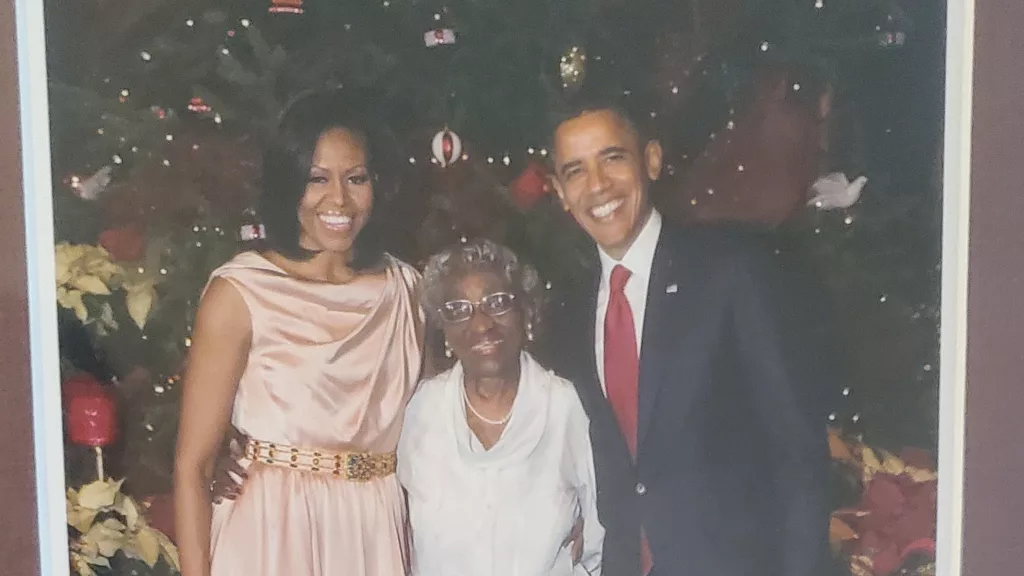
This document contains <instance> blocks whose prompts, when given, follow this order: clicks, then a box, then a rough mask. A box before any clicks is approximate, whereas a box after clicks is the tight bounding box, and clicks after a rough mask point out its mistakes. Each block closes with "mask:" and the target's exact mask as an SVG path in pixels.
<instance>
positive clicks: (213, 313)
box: [174, 279, 252, 576]
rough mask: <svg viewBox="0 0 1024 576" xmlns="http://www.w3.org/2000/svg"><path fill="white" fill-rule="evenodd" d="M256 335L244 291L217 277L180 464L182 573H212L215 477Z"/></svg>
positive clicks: (190, 380) (202, 315)
mask: <svg viewBox="0 0 1024 576" xmlns="http://www.w3.org/2000/svg"><path fill="white" fill-rule="evenodd" d="M251 340H252V323H251V320H250V315H249V310H248V308H247V307H246V305H245V301H244V300H243V299H242V295H241V294H240V293H239V292H238V290H237V289H236V288H235V287H234V286H232V285H231V284H230V282H229V281H227V280H224V279H214V281H213V282H211V283H210V286H209V288H208V289H207V291H206V293H205V294H204V295H203V299H202V301H201V302H200V304H199V311H198V313H197V315H196V323H195V330H194V331H193V335H192V348H191V350H190V351H189V357H188V366H187V369H186V372H185V379H184V385H183V386H184V387H183V397H182V403H181V420H180V424H179V428H178V449H177V454H176V457H175V464H174V506H175V526H176V531H177V534H178V540H179V542H178V550H179V553H180V556H181V573H182V576H209V574H210V516H211V505H210V490H209V486H210V479H211V476H212V472H213V462H214V459H215V458H216V457H217V453H218V451H219V450H220V446H221V442H222V439H223V437H224V433H225V431H226V430H227V427H228V424H229V421H230V419H231V408H232V404H233V402H234V397H235V391H236V389H237V388H238V380H239V378H240V377H241V375H242V371H243V370H244V369H245V364H246V361H247V358H248V354H249V347H250V344H251Z"/></svg>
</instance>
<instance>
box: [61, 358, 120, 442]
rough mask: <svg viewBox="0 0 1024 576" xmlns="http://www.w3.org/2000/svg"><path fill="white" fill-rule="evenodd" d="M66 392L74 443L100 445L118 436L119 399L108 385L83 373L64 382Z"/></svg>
mask: <svg viewBox="0 0 1024 576" xmlns="http://www.w3.org/2000/svg"><path fill="white" fill-rule="evenodd" d="M63 395H64V409H65V411H66V413H67V425H68V435H69V436H70V440H71V442H72V443H73V444H76V445H78V446H90V447H93V448H96V447H102V446H109V445H110V444H113V443H114V441H116V440H117V403H116V402H115V401H114V397H113V394H111V393H110V390H109V388H108V387H107V386H104V385H103V384H101V383H100V382H99V381H98V380H96V379H95V378H94V377H92V376H91V375H89V374H80V375H78V376H74V377H72V378H69V379H68V380H67V381H65V382H64V386H63Z"/></svg>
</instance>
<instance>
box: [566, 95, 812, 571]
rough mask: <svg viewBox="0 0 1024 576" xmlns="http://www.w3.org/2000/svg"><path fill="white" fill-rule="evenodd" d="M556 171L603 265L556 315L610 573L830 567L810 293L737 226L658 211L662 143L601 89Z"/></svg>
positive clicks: (578, 116)
mask: <svg viewBox="0 0 1024 576" xmlns="http://www.w3.org/2000/svg"><path fill="white" fill-rule="evenodd" d="M553 162H554V186H555V189H556V191H557V193H558V196H559V198H560V199H561V202H562V204H563V206H564V208H565V209H566V210H567V211H568V212H569V213H570V214H571V215H572V216H573V217H574V218H575V219H576V221H577V222H578V223H579V225H580V226H581V227H582V228H583V229H584V230H585V231H586V232H587V233H588V234H589V236H590V237H591V238H592V239H593V241H594V243H595V244H596V245H597V249H598V252H599V256H600V261H601V266H600V270H599V271H595V273H594V275H593V278H592V279H591V282H590V283H589V284H588V285H586V286H582V287H577V288H576V289H575V290H574V291H571V292H568V293H567V295H568V297H567V298H566V299H565V302H564V304H562V305H561V306H560V307H558V308H557V309H556V310H555V311H553V312H552V314H551V315H550V316H549V320H550V323H549V325H550V331H549V334H550V335H551V336H553V339H552V340H553V342H552V343H551V346H552V352H553V354H552V356H553V361H554V363H555V368H556V369H557V370H558V371H559V372H560V373H561V374H562V375H563V376H565V377H566V378H568V379H570V380H572V381H573V382H574V383H575V384H576V386H577V388H578V390H579V395H580V397H581V399H582V401H583V404H584V406H585V407H586V409H587V412H588V414H589V415H590V419H591V437H592V443H593V446H594V452H595V454H594V460H595V466H596V469H597V483H598V486H597V488H598V508H599V515H600V519H601V522H602V524H603V525H604V526H605V528H606V530H607V535H606V539H605V549H604V570H603V572H604V574H605V575H607V576H637V575H640V576H647V575H648V574H655V575H657V576H668V575H694V576H774V575H778V576H820V575H821V574H822V572H823V570H824V569H825V565H826V562H825V561H826V559H827V546H828V504H827V501H826V500H827V498H826V488H827V474H828V448H827V436H826V416H825V406H823V404H824V402H823V397H824V390H826V389H827V387H828V381H829V379H830V378H831V376H832V375H831V374H830V373H829V370H831V369H832V366H831V362H830V358H831V357H832V356H831V353H832V351H831V350H829V349H828V346H827V344H826V343H827V339H826V338H825V337H824V335H823V333H820V332H819V331H818V327H819V326H820V324H821V322H823V320H822V319H820V318H814V317H813V316H814V314H815V313H816V312H819V311H820V309H819V308H818V306H817V305H816V304H813V303H814V302H815V301H817V299H816V298H817V296H819V295H817V294H813V293H810V290H809V289H808V286H810V284H809V283H807V282H802V279H803V278H802V275H801V274H800V273H799V272H798V271H797V269H796V268H795V267H791V266H789V265H787V264H786V263H784V258H783V256H780V255H778V254H777V253H776V252H775V251H774V250H771V249H770V248H768V246H767V244H766V243H765V242H763V241H761V240H760V239H759V238H758V237H757V235H756V234H753V233H744V232H741V231H740V230H739V229H731V230H726V229H710V228H708V229H691V230H683V229H678V228H676V227H673V226H671V225H669V224H668V223H667V222H662V218H661V215H660V214H659V213H658V212H657V211H656V210H655V209H654V208H653V207H652V204H651V200H650V194H649V188H650V185H651V183H652V181H653V180H656V179H657V178H658V176H659V174H660V171H661V164H662V150H661V146H660V144H659V143H658V142H657V141H656V140H648V139H645V138H643V137H642V136H641V135H640V133H639V132H638V131H637V129H636V127H635V125H634V124H633V123H632V122H631V121H630V120H629V119H628V117H627V116H626V115H625V114H624V113H622V112H621V111H619V110H618V109H616V108H614V107H613V106H607V105H604V104H603V103H598V104H592V105H590V106H581V107H579V108H577V109H575V110H573V111H571V112H570V113H569V114H567V115H565V117H564V118H563V120H562V121H561V123H559V124H558V125H557V128H556V129H555V131H554V137H553Z"/></svg>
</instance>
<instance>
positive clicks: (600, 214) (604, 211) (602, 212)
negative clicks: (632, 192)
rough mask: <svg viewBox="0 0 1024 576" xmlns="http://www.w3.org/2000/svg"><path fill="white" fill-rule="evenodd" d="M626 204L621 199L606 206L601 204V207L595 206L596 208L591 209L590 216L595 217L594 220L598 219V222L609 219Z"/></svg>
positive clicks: (607, 203) (606, 203)
mask: <svg viewBox="0 0 1024 576" xmlns="http://www.w3.org/2000/svg"><path fill="white" fill-rule="evenodd" d="M624 202H625V201H624V200H621V199H619V200H612V201H610V202H605V203H604V204H601V205H600V206H595V207H593V208H591V209H590V215H591V216H593V217H594V218H597V219H598V220H600V219H603V218H607V217H609V216H611V215H612V213H613V212H615V211H616V210H618V209H619V207H620V206H622V204H623V203H624Z"/></svg>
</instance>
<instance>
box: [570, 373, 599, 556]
mask: <svg viewBox="0 0 1024 576" xmlns="http://www.w3.org/2000/svg"><path fill="white" fill-rule="evenodd" d="M574 395H575V393H574ZM572 411H573V416H572V418H571V419H570V426H572V429H571V430H569V441H570V442H571V443H572V454H573V458H574V460H575V462H574V464H575V468H576V475H577V478H578V481H579V487H578V489H579V498H580V514H581V516H582V520H583V553H582V555H581V557H580V561H579V563H578V564H576V573H578V574H579V573H581V569H582V570H585V571H586V573H587V574H589V575H590V576H600V575H601V551H602V549H603V548H604V526H602V525H601V522H600V519H599V518H598V515H597V477H596V474H595V472H594V451H593V447H592V446H591V443H590V420H589V419H588V418H587V415H586V413H585V412H584V410H583V404H582V403H581V402H580V400H579V398H574V403H573V405H572Z"/></svg>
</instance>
